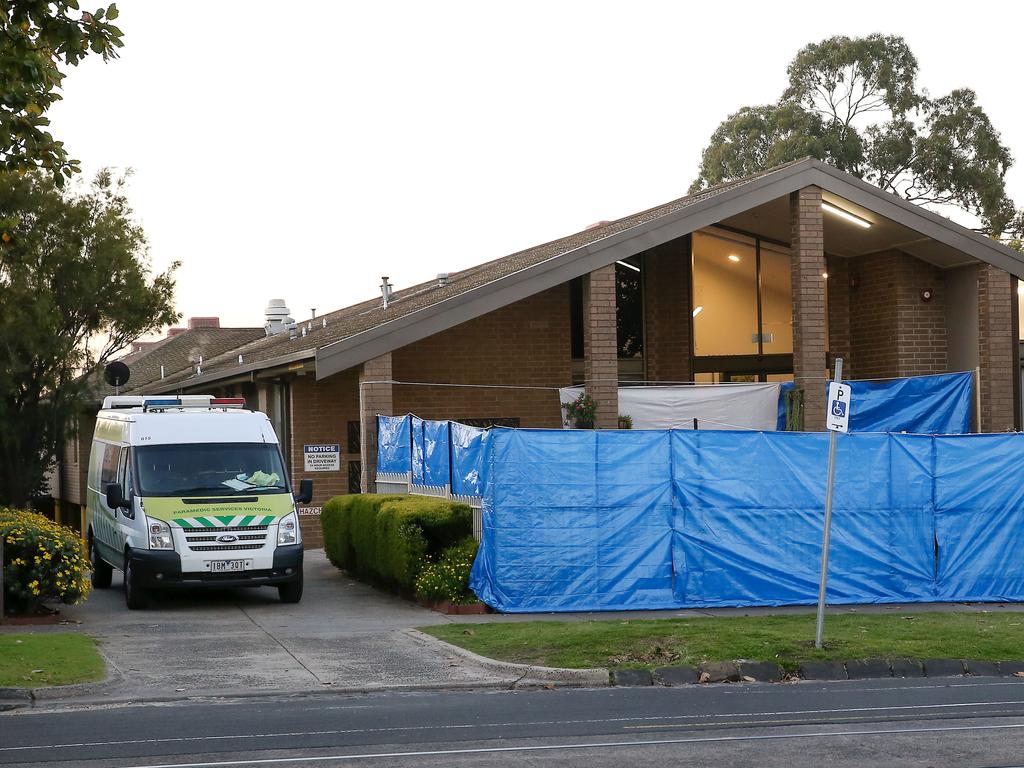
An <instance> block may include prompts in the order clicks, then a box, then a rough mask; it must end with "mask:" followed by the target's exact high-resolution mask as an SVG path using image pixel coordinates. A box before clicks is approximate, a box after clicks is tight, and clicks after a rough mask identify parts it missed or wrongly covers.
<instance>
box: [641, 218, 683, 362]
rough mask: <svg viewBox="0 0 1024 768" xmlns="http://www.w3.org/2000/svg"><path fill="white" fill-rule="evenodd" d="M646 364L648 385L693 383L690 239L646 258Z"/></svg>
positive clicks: (653, 252) (674, 242)
mask: <svg viewBox="0 0 1024 768" xmlns="http://www.w3.org/2000/svg"><path fill="white" fill-rule="evenodd" d="M643 266H644V274H643V280H644V362H645V365H646V372H645V374H644V376H645V378H646V379H647V380H648V381H692V372H691V369H690V313H691V312H692V307H691V299H690V238H689V237H683V238H679V239H678V240H674V241H673V242H671V243H666V244H665V245H664V246H661V247H660V248H655V249H653V250H651V251H648V252H647V253H645V254H644V261H643Z"/></svg>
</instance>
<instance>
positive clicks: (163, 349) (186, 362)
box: [89, 328, 265, 402]
mask: <svg viewBox="0 0 1024 768" xmlns="http://www.w3.org/2000/svg"><path fill="white" fill-rule="evenodd" d="M264 336H265V332H264V330H263V329H262V328H190V329H188V330H186V331H182V332H181V333H179V334H177V335H176V336H171V337H170V338H166V339H161V340H160V341H158V342H156V343H155V344H153V345H152V346H149V347H146V348H145V349H141V350H139V351H138V352H132V353H129V354H127V355H125V356H123V357H121V358H119V359H120V360H121V362H123V363H125V364H126V365H127V366H128V370H129V372H130V376H129V379H128V384H127V385H126V386H124V387H122V388H121V394H123V395H126V394H132V393H135V392H138V391H139V390H140V389H142V388H143V387H146V386H147V385H150V384H153V383H154V382H159V381H160V380H161V379H160V373H161V371H160V368H161V366H163V373H164V376H165V377H170V376H172V375H179V376H180V375H183V373H184V372H185V371H188V372H191V370H192V365H193V363H194V362H196V361H198V359H199V357H200V356H202V358H203V363H204V364H205V362H206V360H208V359H210V358H214V357H217V356H219V355H222V354H224V353H225V352H227V351H228V350H232V349H235V348H236V347H238V346H241V345H243V344H246V343H248V342H250V341H252V340H253V339H256V338H261V337H264ZM89 380H90V384H91V386H92V388H93V392H94V396H95V400H96V402H100V401H102V400H103V398H104V397H106V396H107V395H112V394H114V388H113V387H111V386H109V385H108V384H107V383H106V382H105V381H103V374H102V372H101V371H96V372H95V373H93V374H92V375H91V376H90V377H89Z"/></svg>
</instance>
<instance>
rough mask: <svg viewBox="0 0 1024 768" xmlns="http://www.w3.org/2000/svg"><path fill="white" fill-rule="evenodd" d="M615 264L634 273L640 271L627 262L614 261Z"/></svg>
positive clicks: (634, 265)
mask: <svg viewBox="0 0 1024 768" xmlns="http://www.w3.org/2000/svg"><path fill="white" fill-rule="evenodd" d="M615 263H616V264H620V265H622V266H623V267H627V268H629V269H632V270H633V271H634V272H639V271H640V267H638V266H637V265H636V264H630V263H629V262H628V261H616V262H615Z"/></svg>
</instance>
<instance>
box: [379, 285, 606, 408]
mask: <svg viewBox="0 0 1024 768" xmlns="http://www.w3.org/2000/svg"><path fill="white" fill-rule="evenodd" d="M613 288H614V286H613ZM613 312H614V310H613ZM613 318H614V315H613ZM569 322H570V320H569V286H568V284H565V285H559V286H556V287H555V288H552V289H550V290H547V291H543V292H541V293H539V294H536V295H535V296H530V297H528V298H526V299H523V300H522V301H518V302H516V303H514V304H511V305H509V306H507V307H503V308H501V309H497V310H495V311H493V312H489V313H487V314H486V315H483V316H481V317H478V318H476V319H474V320H470V321H468V322H466V323H462V324H461V325H458V326H456V327H454V328H450V329H449V330H447V331H442V332H441V333H438V334H435V335H433V336H430V337H428V338H426V339H423V340H421V341H418V342H415V343H414V344H410V345H408V346H406V347H403V348H402V349H398V350H395V351H394V352H393V353H392V354H393V358H394V378H395V379H396V380H397V381H417V382H438V383H458V384H478V385H479V384H501V385H515V386H527V387H551V388H552V389H547V390H526V389H522V390H516V389H500V388H454V387H422V386H402V385H395V387H394V399H395V403H394V405H395V413H408V412H412V413H415V414H416V415H417V416H420V417H422V418H425V419H454V420H458V419H490V418H518V419H520V420H521V421H520V423H521V426H524V427H559V426H561V413H560V410H559V405H558V393H557V392H556V391H554V388H557V387H561V386H566V385H567V384H568V383H569V382H570V380H571V377H572V370H571V359H570V352H571V349H570V339H569ZM613 334H614V326H613Z"/></svg>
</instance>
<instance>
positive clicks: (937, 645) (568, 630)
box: [421, 612, 1024, 671]
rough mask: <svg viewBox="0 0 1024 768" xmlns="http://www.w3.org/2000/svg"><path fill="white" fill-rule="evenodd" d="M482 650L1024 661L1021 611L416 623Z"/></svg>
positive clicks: (618, 657)
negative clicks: (817, 621) (817, 631)
mask: <svg viewBox="0 0 1024 768" xmlns="http://www.w3.org/2000/svg"><path fill="white" fill-rule="evenodd" d="M421 631H423V632H427V633H429V634H431V635H433V636H434V637H438V638H440V639H441V640H446V641H447V642H449V643H452V644H454V645H458V646H461V647H463V648H466V649H468V650H470V651H473V652H474V653H479V654H481V655H482V656H488V657H490V658H494V659H501V660H503V661H514V662H520V663H526V664H540V665H544V666H551V667H572V668H584V667H660V666H672V665H682V664H690V665H695V664H699V663H701V662H704V661H734V660H737V659H747V660H751V661H775V662H778V663H779V664H781V665H782V666H783V667H784V668H785V669H787V670H789V671H792V670H795V669H796V667H797V665H798V664H799V663H800V662H803V661H812V660H822V661H825V660H832V661H845V660H848V659H860V658H890V659H894V658H912V659H932V658H953V659H984V660H990V661H1001V660H1024V613H1016V612H1015V613H1003V614H993V613H916V614H914V613H905V614H840V615H830V616H827V617H826V619H825V648H822V649H821V650H816V649H815V648H814V615H813V614H812V615H806V616H756V617H699V618H692V619H654V620H652V619H640V620H637V619H631V620H628V621H626V620H615V619H609V620H602V621H579V622H569V621H530V622H508V623H493V624H447V625H441V626H432V627H422V628H421Z"/></svg>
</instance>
